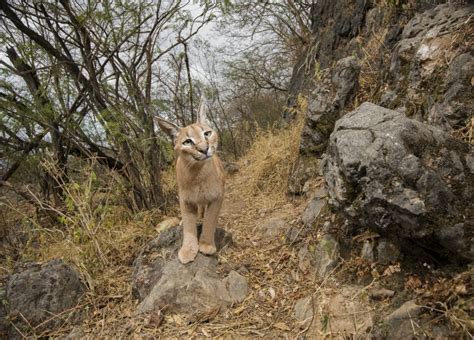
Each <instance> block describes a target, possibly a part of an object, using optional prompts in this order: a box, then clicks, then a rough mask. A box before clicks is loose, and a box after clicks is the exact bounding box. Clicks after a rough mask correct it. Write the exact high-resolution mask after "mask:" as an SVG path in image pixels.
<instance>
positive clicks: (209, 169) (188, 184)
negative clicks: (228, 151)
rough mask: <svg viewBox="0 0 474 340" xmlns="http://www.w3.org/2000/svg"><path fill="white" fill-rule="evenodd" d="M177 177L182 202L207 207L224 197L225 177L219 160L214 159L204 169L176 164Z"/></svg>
mask: <svg viewBox="0 0 474 340" xmlns="http://www.w3.org/2000/svg"><path fill="white" fill-rule="evenodd" d="M176 177H177V182H178V189H179V196H180V199H181V200H184V201H185V202H186V203H190V204H193V205H207V204H209V203H211V202H213V201H216V200H218V199H219V198H222V196H223V195H224V175H223V172H222V171H221V169H220V161H219V159H212V160H210V161H209V162H207V164H205V165H204V166H202V167H189V166H187V164H185V163H183V162H180V161H179V159H178V162H177V164H176Z"/></svg>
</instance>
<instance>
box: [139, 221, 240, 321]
mask: <svg viewBox="0 0 474 340" xmlns="http://www.w3.org/2000/svg"><path fill="white" fill-rule="evenodd" d="M198 230H199V232H200V231H201V228H199V229H198ZM231 241H232V235H231V234H229V233H227V232H226V231H224V230H223V229H221V228H218V229H217V231H216V246H217V250H218V251H220V250H222V248H223V247H225V246H227V245H229V244H230V243H231ZM181 242H182V227H180V226H177V227H172V228H170V229H168V230H165V231H163V232H162V233H161V234H160V235H159V236H158V237H157V238H155V239H154V240H152V241H151V242H150V243H148V244H147V245H146V246H145V247H144V249H143V250H142V252H141V253H140V255H139V256H138V257H137V259H136V260H135V263H134V272H133V278H132V281H133V292H134V295H135V296H136V297H137V298H139V299H140V300H141V302H140V304H139V305H138V308H137V313H139V314H141V313H152V312H154V311H156V310H161V309H166V311H169V312H180V313H187V314H191V316H192V315H194V314H196V313H208V312H210V311H213V310H219V309H221V308H225V307H227V306H230V305H231V304H233V303H237V302H241V301H242V300H243V299H244V298H245V297H246V296H247V291H248V284H247V280H246V279H245V277H243V276H242V275H240V274H239V273H237V272H236V271H230V272H229V273H228V274H227V275H226V276H223V275H221V274H219V264H218V261H217V258H216V257H215V256H205V255H202V254H198V255H197V256H196V258H195V260H194V261H193V262H191V263H189V264H186V265H183V264H181V263H180V262H179V260H178V258H177V252H178V249H179V247H180V246H181Z"/></svg>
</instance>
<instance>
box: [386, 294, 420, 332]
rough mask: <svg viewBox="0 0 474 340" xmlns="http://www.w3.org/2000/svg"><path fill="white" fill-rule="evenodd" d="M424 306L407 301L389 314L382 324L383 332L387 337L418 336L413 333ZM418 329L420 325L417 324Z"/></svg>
mask: <svg viewBox="0 0 474 340" xmlns="http://www.w3.org/2000/svg"><path fill="white" fill-rule="evenodd" d="M421 311H422V307H421V306H418V305H417V304H416V303H415V302H414V301H408V302H405V303H404V304H403V305H402V306H401V307H400V308H398V309H397V310H395V311H394V312H393V313H391V314H390V315H389V316H387V317H386V318H385V319H384V320H383V321H382V325H381V327H380V328H381V332H382V334H383V335H384V336H385V337H386V338H387V339H406V338H409V337H412V336H416V334H414V333H413V331H414V326H413V325H417V322H416V321H417V319H418V316H419V315H420V314H421ZM416 329H418V326H416ZM416 329H415V330H416Z"/></svg>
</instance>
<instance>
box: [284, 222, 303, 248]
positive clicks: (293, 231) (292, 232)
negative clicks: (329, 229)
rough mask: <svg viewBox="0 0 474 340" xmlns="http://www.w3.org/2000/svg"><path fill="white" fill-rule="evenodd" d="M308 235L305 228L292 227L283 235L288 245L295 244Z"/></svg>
mask: <svg viewBox="0 0 474 340" xmlns="http://www.w3.org/2000/svg"><path fill="white" fill-rule="evenodd" d="M307 234H308V230H307V228H305V227H304V226H298V227H296V226H293V227H290V228H289V229H288V230H287V231H286V233H285V239H286V242H287V243H289V244H295V243H297V242H299V241H301V240H302V239H303V238H304V237H306V235H307Z"/></svg>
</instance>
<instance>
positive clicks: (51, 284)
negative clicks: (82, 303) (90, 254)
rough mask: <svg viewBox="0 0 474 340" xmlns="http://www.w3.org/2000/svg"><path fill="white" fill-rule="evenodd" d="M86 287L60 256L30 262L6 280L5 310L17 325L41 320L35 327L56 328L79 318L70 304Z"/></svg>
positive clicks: (74, 304)
mask: <svg viewBox="0 0 474 340" xmlns="http://www.w3.org/2000/svg"><path fill="white" fill-rule="evenodd" d="M85 291H86V287H85V285H84V284H83V283H82V282H81V278H80V275H79V273H78V272H77V271H76V270H75V269H73V268H72V267H71V266H69V265H68V264H66V263H65V262H64V261H62V260H52V261H49V262H47V263H44V264H39V263H29V264H26V265H25V268H24V269H22V270H21V271H18V272H16V273H14V274H12V275H11V276H10V278H9V280H8V284H7V291H6V300H7V305H6V306H7V312H8V314H9V316H10V319H14V321H13V322H14V323H15V326H16V327H18V328H20V329H22V328H24V327H25V328H30V327H31V326H33V327H35V326H38V325H40V324H41V327H39V328H38V329H36V331H38V330H41V329H42V330H44V329H51V328H55V327H58V326H60V325H62V324H63V323H64V322H65V321H66V320H68V322H71V321H74V320H75V319H77V318H78V316H79V313H78V312H79V311H76V310H73V308H74V307H75V306H76V305H77V304H78V302H79V299H80V298H81V296H82V295H83V294H84V293H85ZM69 310H70V312H66V311H69ZM20 314H21V315H22V317H17V316H19V315H20ZM52 315H56V316H57V317H54V318H51V316H52ZM23 318H24V319H26V320H28V324H25V323H24V321H23V320H24V319H23Z"/></svg>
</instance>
